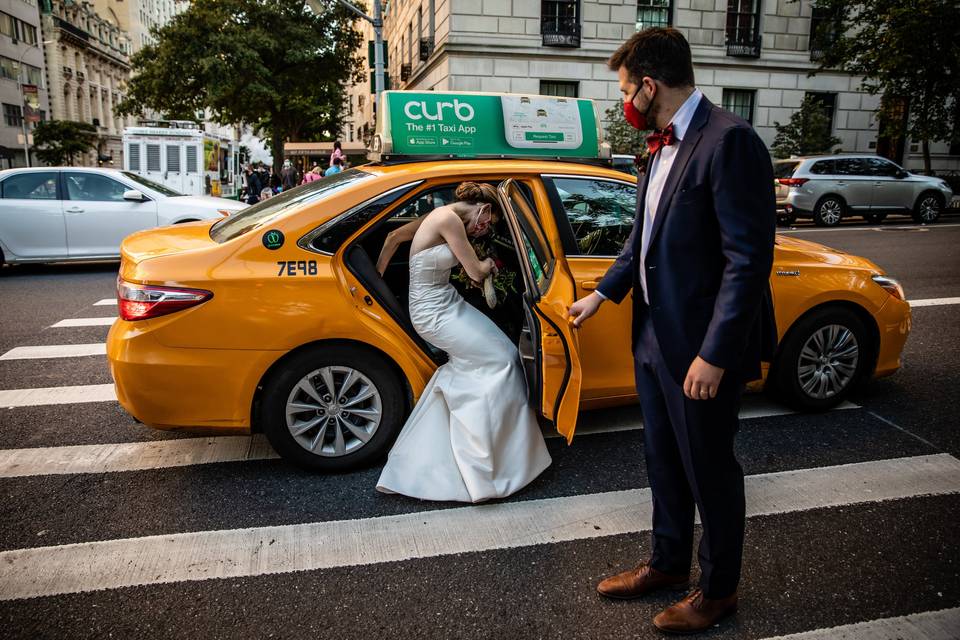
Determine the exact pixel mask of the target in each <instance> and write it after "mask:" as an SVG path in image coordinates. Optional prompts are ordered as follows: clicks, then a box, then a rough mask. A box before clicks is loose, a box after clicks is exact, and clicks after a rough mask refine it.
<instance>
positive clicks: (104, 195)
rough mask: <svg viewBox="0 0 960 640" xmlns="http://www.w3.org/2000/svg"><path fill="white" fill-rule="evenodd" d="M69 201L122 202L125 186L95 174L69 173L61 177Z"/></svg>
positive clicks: (126, 188)
mask: <svg viewBox="0 0 960 640" xmlns="http://www.w3.org/2000/svg"><path fill="white" fill-rule="evenodd" d="M63 182H64V184H65V185H66V186H67V198H68V199H70V200H88V201H89V200H95V201H98V202H123V192H124V191H127V190H128V187H127V186H126V185H125V184H122V183H120V182H117V181H116V180H113V179H111V178H108V177H106V176H102V175H100V174H97V173H71V172H66V173H64V175H63Z"/></svg>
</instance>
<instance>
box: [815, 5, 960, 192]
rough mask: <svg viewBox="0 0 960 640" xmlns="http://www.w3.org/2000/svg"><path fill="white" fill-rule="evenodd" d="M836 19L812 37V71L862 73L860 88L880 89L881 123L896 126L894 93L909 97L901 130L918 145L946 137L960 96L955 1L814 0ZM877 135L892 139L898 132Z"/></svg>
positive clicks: (926, 149)
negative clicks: (815, 59) (816, 59)
mask: <svg viewBox="0 0 960 640" xmlns="http://www.w3.org/2000/svg"><path fill="white" fill-rule="evenodd" d="M816 6H817V8H818V9H823V10H825V12H826V13H827V14H830V15H833V16H835V19H836V20H835V22H829V21H828V22H825V23H823V25H822V27H821V29H820V31H819V32H818V34H815V37H817V39H818V41H819V43H820V44H821V46H822V49H823V57H822V58H821V60H820V68H819V70H821V71H822V70H826V69H842V70H845V71H849V72H851V73H854V74H857V75H861V76H863V86H862V88H863V89H864V90H865V91H866V92H867V93H870V94H872V95H877V94H880V95H882V96H884V97H885V98H886V99H885V100H883V101H881V106H880V108H879V110H878V111H879V115H880V116H881V122H886V123H888V126H891V127H895V126H897V124H898V119H897V117H896V115H897V114H896V112H895V111H896V109H897V102H898V101H897V100H896V99H897V98H906V99H908V100H909V105H910V107H909V119H908V122H907V134H908V135H909V136H910V137H911V138H913V139H915V140H920V141H921V142H922V143H923V155H924V165H925V168H926V170H927V172H928V173H929V171H930V146H929V143H930V142H936V141H940V140H948V139H950V137H951V135H952V132H953V130H954V129H955V128H956V127H957V126H958V124H960V123H958V122H957V119H958V115H957V109H956V108H955V107H954V105H955V101H956V100H958V99H960V38H958V37H957V25H960V3H958V2H956V0H911V1H910V2H904V1H903V0H816ZM884 133H886V134H887V135H891V136H892V137H897V136H899V135H900V132H899V131H890V130H887V131H885V132H884Z"/></svg>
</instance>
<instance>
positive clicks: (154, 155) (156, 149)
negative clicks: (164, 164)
mask: <svg viewBox="0 0 960 640" xmlns="http://www.w3.org/2000/svg"><path fill="white" fill-rule="evenodd" d="M147 171H160V145H158V144H148V145H147Z"/></svg>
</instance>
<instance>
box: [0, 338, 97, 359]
mask: <svg viewBox="0 0 960 640" xmlns="http://www.w3.org/2000/svg"><path fill="white" fill-rule="evenodd" d="M106 353H107V345H106V343H105V342H99V343H96V344H51V345H46V346H40V347H14V348H13V349H10V351H7V352H6V353H5V354H3V355H2V356H0V360H37V359H41V358H75V357H78V356H103V355H106Z"/></svg>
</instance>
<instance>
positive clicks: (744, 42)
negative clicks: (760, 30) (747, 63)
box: [727, 31, 762, 58]
mask: <svg viewBox="0 0 960 640" xmlns="http://www.w3.org/2000/svg"><path fill="white" fill-rule="evenodd" d="M761 41H762V38H761V37H760V36H759V35H753V34H752V33H744V32H731V31H728V32H727V55H728V56H732V57H734V58H759V57H760V46H761Z"/></svg>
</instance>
